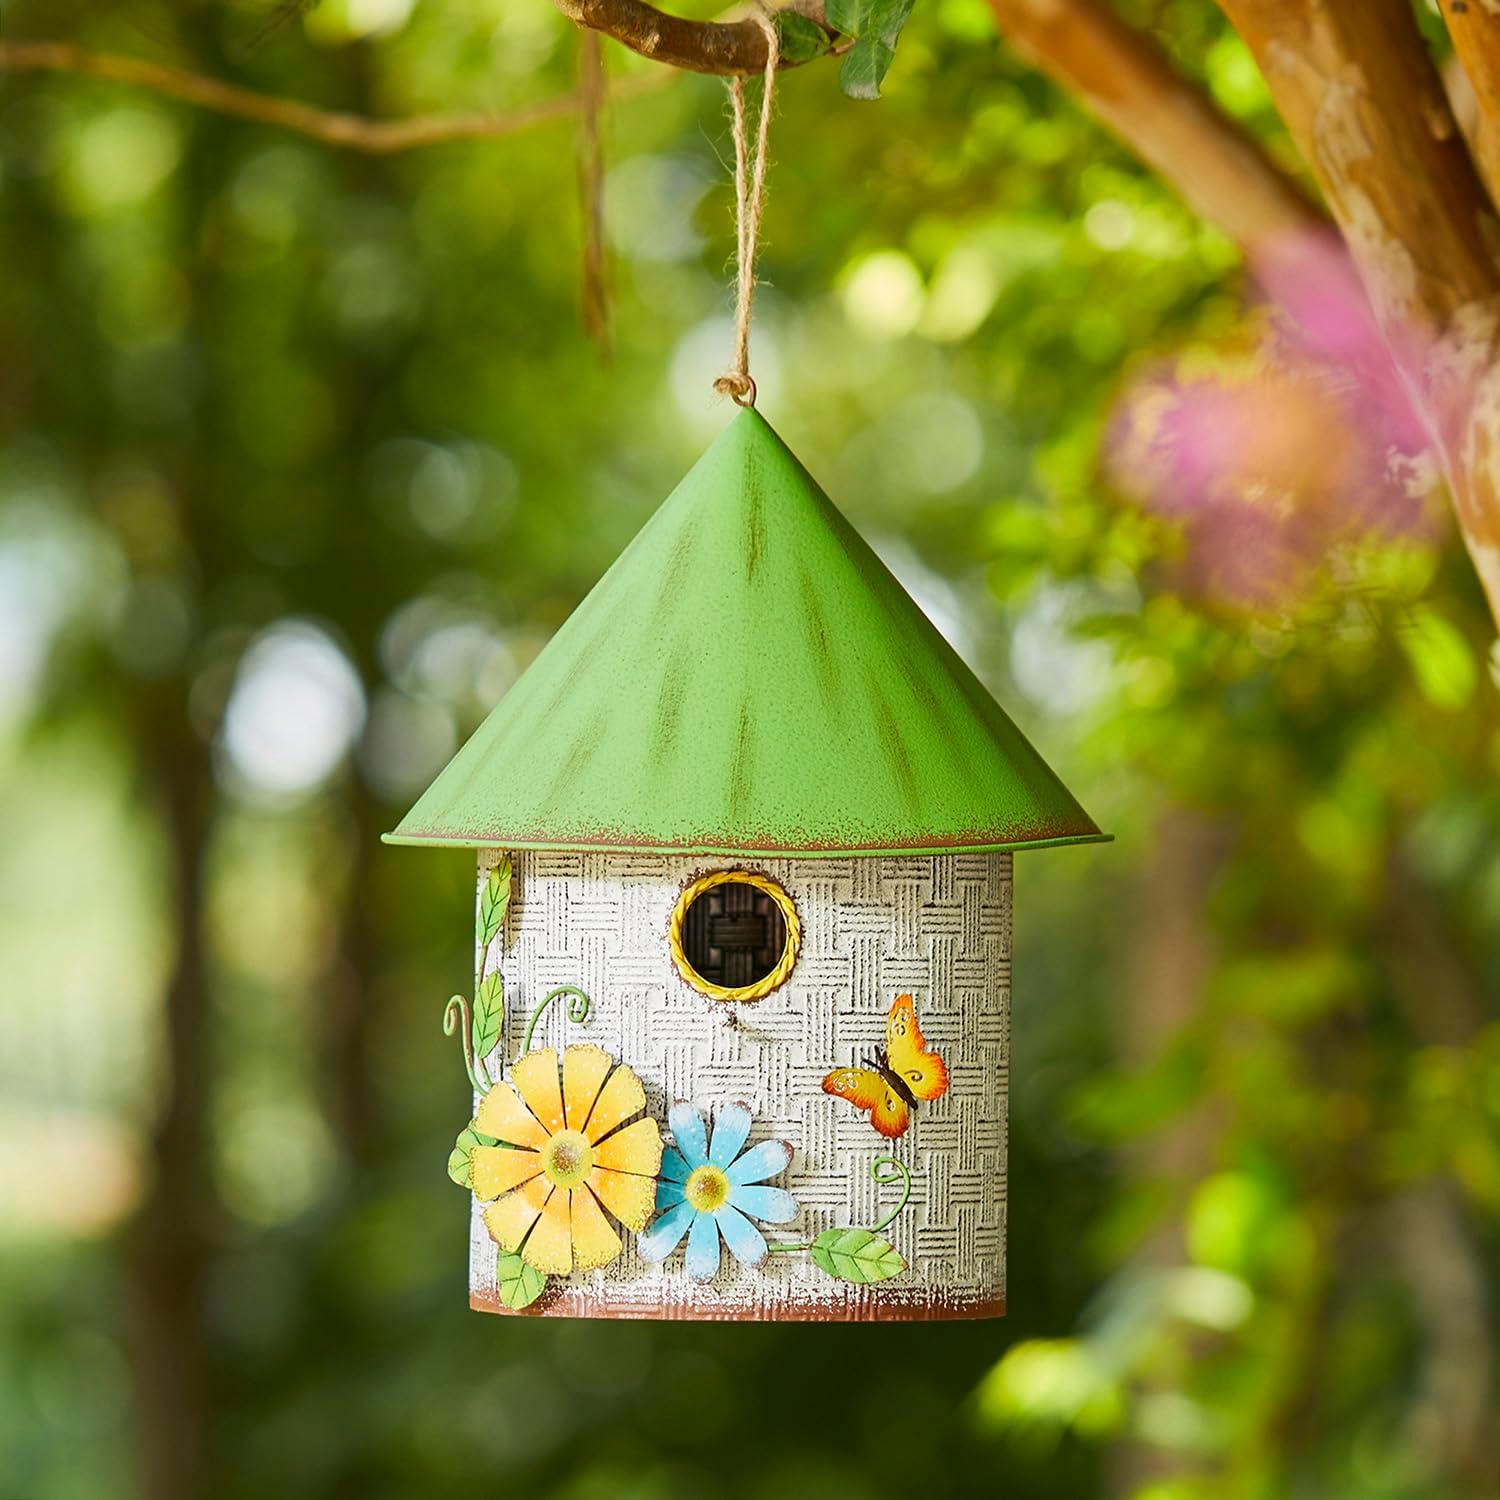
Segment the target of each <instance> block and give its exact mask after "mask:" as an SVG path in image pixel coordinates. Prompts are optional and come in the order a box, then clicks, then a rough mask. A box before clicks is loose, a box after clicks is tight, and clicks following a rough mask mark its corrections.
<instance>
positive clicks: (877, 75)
mask: <svg viewBox="0 0 1500 1500" xmlns="http://www.w3.org/2000/svg"><path fill="white" fill-rule="evenodd" d="M914 3H915V0H831V3H830V4H828V5H827V6H826V7H825V9H824V14H825V15H826V16H827V18H828V24H829V25H830V26H832V27H833V28H834V30H835V31H838V32H839V33H841V34H842V35H843V36H846V37H853V38H854V45H853V46H852V47H851V48H850V49H849V51H848V52H847V53H845V55H844V61H843V64H842V66H841V67H840V68H839V86H840V87H841V88H842V89H843V91H844V92H845V93H846V94H847V95H848V96H849V97H850V98H851V99H878V98H879V97H880V85H881V84H882V83H883V82H884V81H885V75H886V74H887V73H888V72H890V69H891V64H892V63H893V62H894V61H895V59H896V43H897V42H899V41H900V40H901V30H902V28H903V27H904V26H905V25H906V22H907V19H908V18H909V17H910V15H911V11H912V5H913V4H914Z"/></svg>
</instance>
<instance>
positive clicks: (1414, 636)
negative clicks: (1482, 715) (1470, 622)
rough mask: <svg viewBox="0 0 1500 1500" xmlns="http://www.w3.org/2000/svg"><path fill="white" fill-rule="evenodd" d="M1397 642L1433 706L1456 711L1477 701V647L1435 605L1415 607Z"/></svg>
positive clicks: (1399, 631)
mask: <svg viewBox="0 0 1500 1500" xmlns="http://www.w3.org/2000/svg"><path fill="white" fill-rule="evenodd" d="M1396 639H1397V641H1398V642H1399V643H1400V646H1401V649H1402V650H1403V651H1404V652H1405V653H1406V659H1407V660H1408V661H1409V662H1410V663H1411V669H1412V672H1413V673H1414V675H1415V676H1416V679H1417V685H1418V687H1420V688H1421V690H1422V694H1423V696H1424V697H1425V698H1426V699H1427V701H1428V702H1429V703H1431V704H1433V705H1434V706H1436V707H1438V708H1446V709H1454V710H1456V709H1460V708H1464V707H1466V706H1467V705H1468V704H1469V703H1470V702H1471V701H1472V700H1473V697H1474V689H1475V688H1476V687H1477V686H1478V684H1479V664H1478V663H1477V662H1476V661H1475V659H1474V651H1473V648H1472V647H1471V646H1470V645H1469V643H1468V641H1467V640H1466V639H1465V638H1464V634H1463V632H1462V631H1461V630H1459V629H1458V627H1457V626H1455V625H1453V624H1452V623H1450V622H1449V621H1448V620H1445V619H1444V618H1443V616H1442V615H1441V614H1440V613H1439V612H1438V611H1437V610H1436V609H1434V608H1433V607H1432V606H1431V605H1428V604H1418V605H1414V606H1413V607H1412V609H1411V610H1410V612H1409V613H1408V615H1407V618H1406V622H1405V625H1404V628H1401V629H1399V630H1398V631H1397V634H1396Z"/></svg>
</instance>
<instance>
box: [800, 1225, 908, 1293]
mask: <svg viewBox="0 0 1500 1500" xmlns="http://www.w3.org/2000/svg"><path fill="white" fill-rule="evenodd" d="M809 1253H810V1254H811V1256H812V1258H813V1263H814V1264H815V1265H816V1266H817V1267H818V1268H819V1269H820V1270H823V1271H827V1273H828V1274H829V1275H830V1276H837V1277H838V1279H839V1280H840V1281H852V1282H854V1283H855V1284H856V1285H858V1286H863V1285H866V1284H867V1283H870V1282H875V1281H885V1280H887V1279H888V1278H890V1277H892V1276H899V1275H900V1274H901V1272H902V1271H904V1270H905V1269H906V1261H905V1260H904V1259H902V1257H901V1255H900V1254H899V1253H898V1252H897V1251H896V1250H895V1249H893V1248H892V1246H891V1244H890V1242H889V1241H888V1240H883V1239H881V1238H880V1236H879V1235H877V1234H875V1233H873V1232H872V1231H871V1230H868V1229H828V1230H825V1231H824V1232H823V1233H822V1234H820V1235H819V1236H818V1237H817V1239H815V1240H814V1241H813V1243H812V1249H811V1251H810V1252H809Z"/></svg>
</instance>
